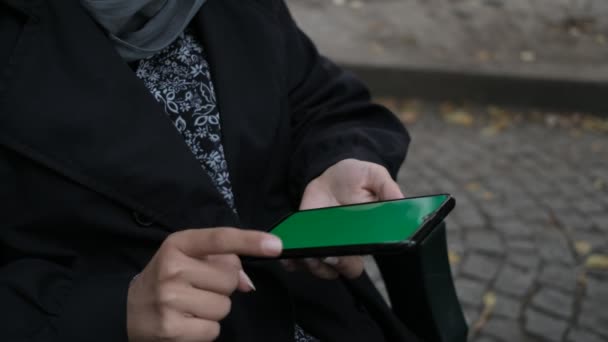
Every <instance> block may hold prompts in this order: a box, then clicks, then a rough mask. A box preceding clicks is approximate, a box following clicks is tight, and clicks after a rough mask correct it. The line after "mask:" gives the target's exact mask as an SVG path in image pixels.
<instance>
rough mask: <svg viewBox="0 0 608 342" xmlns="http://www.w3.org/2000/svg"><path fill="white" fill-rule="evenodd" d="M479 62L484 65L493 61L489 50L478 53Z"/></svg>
mask: <svg viewBox="0 0 608 342" xmlns="http://www.w3.org/2000/svg"><path fill="white" fill-rule="evenodd" d="M477 60H478V61H480V62H482V63H487V62H489V61H491V60H492V54H491V53H490V52H489V51H487V50H479V51H477Z"/></svg>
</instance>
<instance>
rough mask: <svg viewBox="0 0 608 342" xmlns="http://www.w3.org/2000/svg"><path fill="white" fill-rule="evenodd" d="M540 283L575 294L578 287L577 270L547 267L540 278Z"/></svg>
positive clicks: (558, 266) (554, 266)
mask: <svg viewBox="0 0 608 342" xmlns="http://www.w3.org/2000/svg"><path fill="white" fill-rule="evenodd" d="M538 281H539V282H540V283H541V284H543V285H544V286H547V287H552V288H557V289H561V290H564V291H567V292H574V290H575V289H576V286H577V281H578V274H577V270H576V269H574V268H572V267H566V266H562V265H547V266H545V267H544V268H543V269H542V270H541V271H540V274H539V276H538Z"/></svg>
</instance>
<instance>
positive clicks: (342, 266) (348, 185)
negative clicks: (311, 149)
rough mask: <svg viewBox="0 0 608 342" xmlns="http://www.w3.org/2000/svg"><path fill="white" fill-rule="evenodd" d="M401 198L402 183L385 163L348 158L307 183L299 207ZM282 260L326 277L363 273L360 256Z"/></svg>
mask: <svg viewBox="0 0 608 342" xmlns="http://www.w3.org/2000/svg"><path fill="white" fill-rule="evenodd" d="M399 198H403V194H402V193H401V190H400V189H399V185H397V183H395V181H393V179H392V178H391V176H390V174H389V173H388V171H387V170H386V169H385V168H384V167H382V166H380V165H378V164H374V163H369V162H364V161H360V160H356V159H345V160H342V161H340V162H339V163H337V164H335V165H333V166H331V167H330V168H328V169H327V170H326V171H325V172H324V173H323V174H322V175H321V176H319V177H317V178H315V179H314V180H313V181H311V182H310V183H309V184H308V186H307V187H306V189H305V191H304V195H303V197H302V203H301V204H300V210H305V209H314V208H321V207H329V206H337V205H347V204H355V203H362V202H372V201H382V200H391V199H399ZM283 264H284V265H285V267H286V268H287V269H288V270H295V269H297V268H302V267H304V268H307V269H309V270H310V271H311V272H312V273H313V274H315V275H317V276H319V277H321V278H324V279H334V278H337V277H338V276H339V275H343V276H345V277H347V278H351V279H352V278H357V277H359V276H360V275H361V273H363V259H362V258H361V257H360V256H348V257H330V258H325V259H323V260H319V259H305V260H286V261H284V262H283Z"/></svg>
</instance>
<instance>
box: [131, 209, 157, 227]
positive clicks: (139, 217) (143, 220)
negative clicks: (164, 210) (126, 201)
mask: <svg viewBox="0 0 608 342" xmlns="http://www.w3.org/2000/svg"><path fill="white" fill-rule="evenodd" d="M133 219H134V220H135V222H137V224H138V225H140V226H142V227H150V226H151V225H153V224H154V221H152V219H151V218H149V217H148V216H146V215H144V214H140V213H138V212H137V211H134V212H133Z"/></svg>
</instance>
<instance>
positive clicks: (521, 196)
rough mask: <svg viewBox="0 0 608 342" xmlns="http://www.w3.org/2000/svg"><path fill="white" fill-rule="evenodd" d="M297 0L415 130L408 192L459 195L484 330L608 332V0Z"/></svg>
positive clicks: (461, 278) (592, 338)
mask: <svg viewBox="0 0 608 342" xmlns="http://www.w3.org/2000/svg"><path fill="white" fill-rule="evenodd" d="M288 4H289V6H290V8H291V10H292V13H293V15H294V17H295V19H296V21H297V22H298V23H299V24H300V27H301V28H302V29H303V30H304V31H305V32H306V33H308V34H309V36H310V37H311V38H312V40H313V41H314V42H315V43H316V44H317V46H318V47H319V49H320V51H321V52H322V53H323V54H325V55H327V56H329V57H330V58H332V59H333V60H334V61H336V62H337V63H339V64H340V65H342V66H344V67H345V68H347V69H349V70H351V71H353V72H355V73H356V74H358V75H359V76H360V77H361V78H362V79H364V80H365V81H366V82H367V84H368V85H369V86H370V88H371V90H372V93H373V95H374V97H375V98H376V99H377V100H378V101H380V102H382V103H383V104H385V105H386V106H388V107H390V108H391V109H392V110H393V111H395V113H397V114H398V115H399V117H400V119H401V121H402V122H403V123H404V124H405V125H406V126H407V128H408V129H409V130H410V133H411V134H412V138H413V141H412V144H411V146H410V154H409V156H408V159H407V161H406V163H405V165H404V167H403V168H402V170H401V172H400V175H399V182H400V184H401V186H402V188H403V189H404V191H405V192H406V194H407V195H422V194H428V193H437V192H449V193H451V194H453V195H454V196H455V197H456V199H457V209H456V210H455V211H454V212H453V214H452V215H450V217H449V219H448V240H449V243H448V244H449V250H450V263H451V265H452V270H453V275H454V279H455V284H456V288H457V292H458V295H459V298H460V300H461V303H462V305H463V309H464V311H465V315H466V317H467V320H468V322H469V324H470V340H471V341H479V342H492V341H505V342H506V341H522V342H526V341H568V342H588V341H589V342H597V341H608V310H607V309H606V307H608V1H606V0H288ZM369 267H370V273H371V275H372V277H374V278H376V279H377V278H378V274H377V272H376V271H375V270H374V269H373V265H372V264H371V263H370V265H369ZM378 286H379V287H382V284H380V283H379V282H378Z"/></svg>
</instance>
